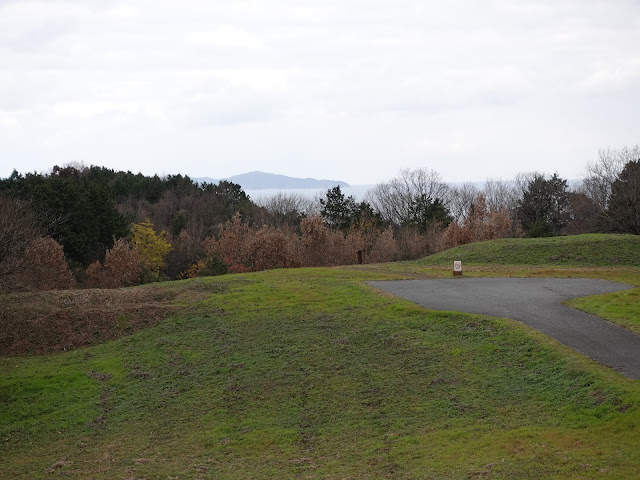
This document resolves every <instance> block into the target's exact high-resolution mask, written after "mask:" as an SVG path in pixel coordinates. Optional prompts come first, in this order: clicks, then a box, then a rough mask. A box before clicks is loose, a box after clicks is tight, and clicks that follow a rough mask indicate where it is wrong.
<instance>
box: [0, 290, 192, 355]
mask: <svg viewBox="0 0 640 480" xmlns="http://www.w3.org/2000/svg"><path fill="white" fill-rule="evenodd" d="M179 293H181V292H180V291H179V290H177V289H168V288H159V287H153V286H151V287H144V288H129V289H113V290H105V289H101V290H98V289H92V290H65V291H50V292H33V293H17V294H9V295H3V296H1V297H0V355H2V356H12V355H34V354H47V353H54V352H61V351H66V350H73V349H75V348H78V347H83V346H87V345H93V344H96V343H100V342H104V341H106V340H112V339H114V338H118V337H121V336H123V335H126V334H129V333H133V332H135V331H137V330H140V329H142V328H145V327H149V326H152V325H155V324H157V323H158V322H160V321H162V320H164V319H165V318H167V317H168V316H169V315H170V314H171V313H172V312H175V311H177V310H178V309H180V308H184V307H179V306H177V305H176V302H175V300H176V297H177V296H178V295H179Z"/></svg>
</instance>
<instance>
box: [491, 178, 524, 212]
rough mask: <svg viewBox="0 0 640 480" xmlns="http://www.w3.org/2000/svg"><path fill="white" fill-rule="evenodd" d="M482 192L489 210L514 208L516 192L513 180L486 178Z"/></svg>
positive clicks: (510, 210) (496, 210) (511, 209)
mask: <svg viewBox="0 0 640 480" xmlns="http://www.w3.org/2000/svg"><path fill="white" fill-rule="evenodd" d="M525 184H526V182H525ZM483 193H484V197H485V201H486V205H487V208H488V209H489V211H490V212H500V211H502V210H506V211H507V212H512V211H514V210H515V208H516V205H517V202H518V193H517V190H516V183H514V182H508V181H506V180H501V179H495V178H487V180H486V182H485V183H484V188H483Z"/></svg>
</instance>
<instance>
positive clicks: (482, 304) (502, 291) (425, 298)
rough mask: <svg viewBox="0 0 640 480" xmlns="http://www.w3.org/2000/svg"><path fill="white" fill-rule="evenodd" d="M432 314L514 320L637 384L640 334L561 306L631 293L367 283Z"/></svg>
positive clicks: (577, 287)
mask: <svg viewBox="0 0 640 480" xmlns="http://www.w3.org/2000/svg"><path fill="white" fill-rule="evenodd" d="M367 283H368V284H369V285H372V286H374V287H376V288H379V289H380V290H383V291H385V292H388V293H391V294H393V295H396V296H398V297H402V298H405V299H407V300H410V301H412V302H415V303H418V304H420V305H422V306H423V307H426V308H429V309H432V310H450V311H457V312H466V313H478V314H483V315H490V316H492V317H505V318H510V319H513V320H518V321H520V322H522V323H524V324H526V325H529V326H530V327H532V328H534V329H536V330H538V331H540V332H542V333H544V334H546V335H548V336H550V337H552V338H554V339H556V340H558V341H559V342H561V343H563V344H565V345H567V346H569V347H571V348H573V349H574V350H576V351H577V352H579V353H581V354H582V355H585V356H587V357H589V358H591V359H593V360H596V361H597V362H599V363H601V364H603V365H606V366H608V367H611V368H613V369H615V370H616V371H618V372H620V373H622V374H623V375H625V376H627V377H630V378H633V379H636V380H640V335H638V334H636V333H634V332H632V331H630V330H627V329H625V328H623V327H620V326H618V325H615V324H613V323H611V322H608V321H606V320H603V319H602V318H600V317H597V316H595V315H591V314H588V313H585V312H582V311H580V310H576V309H574V308H571V307H568V306H566V305H562V303H561V302H563V301H566V300H570V299H572V298H577V297H584V296H588V295H596V294H602V293H610V292H616V291H621V290H628V289H631V288H634V287H633V285H627V284H623V283H614V282H610V281H608V280H598V279H592V278H453V279H428V280H393V281H377V282H367Z"/></svg>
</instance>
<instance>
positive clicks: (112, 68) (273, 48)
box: [0, 0, 640, 184]
mask: <svg viewBox="0 0 640 480" xmlns="http://www.w3.org/2000/svg"><path fill="white" fill-rule="evenodd" d="M637 143H640V0H604V1H595V0H550V1H546V0H532V1H529V0H523V1H520V0H501V1H500V0H495V1H493V0H488V1H484V2H478V1H472V0H448V1H446V2H435V1H408V0H393V1H391V0H388V1H379V0H339V1H338V0H324V1H320V0H310V1H305V0H273V1H266V0H262V1H257V0H256V1H251V0H250V1H242V0H233V1H230V0H225V1H222V0H202V1H181V2H176V1H162V0H149V1H146V0H140V1H130V2H119V1H116V0H82V1H80V0H78V1H66V2H65V1H57V0H46V1H43V2H35V1H29V0H0V177H7V176H8V175H10V174H11V172H12V170H13V169H14V168H15V169H17V170H18V171H20V172H27V171H39V172H40V171H48V170H49V169H50V168H51V167H52V166H53V165H55V164H58V165H63V164H66V163H70V162H82V163H84V164H86V165H91V164H93V165H103V166H107V167H109V168H114V169H122V170H132V171H134V172H138V171H141V172H143V173H145V174H153V173H158V174H172V173H183V174H188V175H191V176H209V177H215V178H221V177H227V176H231V175H234V174H239V173H244V172H248V171H252V170H262V171H267V172H272V173H281V174H285V175H291V176H299V177H315V178H330V179H340V180H345V181H347V182H350V183H353V184H367V183H377V182H380V181H384V180H387V179H389V178H391V177H393V176H395V175H396V174H397V173H398V170H399V169H400V168H418V167H426V168H433V169H435V170H437V171H439V172H440V173H441V174H442V176H443V177H444V179H445V180H448V181H478V180H484V179H486V178H487V177H496V178H497V177H502V178H511V177H513V176H514V175H515V174H516V173H517V172H524V171H532V170H537V171H541V172H546V173H553V172H555V171H557V172H558V173H559V174H560V175H561V176H563V177H565V178H578V177H580V176H581V174H582V172H583V169H584V166H585V164H586V163H587V162H589V161H591V160H594V159H595V158H596V157H597V153H598V149H599V148H603V147H612V148H618V147H622V146H625V145H628V146H631V145H635V144H637Z"/></svg>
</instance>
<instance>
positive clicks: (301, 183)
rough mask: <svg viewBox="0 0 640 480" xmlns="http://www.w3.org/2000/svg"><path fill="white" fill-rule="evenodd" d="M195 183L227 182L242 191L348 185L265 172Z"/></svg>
mask: <svg viewBox="0 0 640 480" xmlns="http://www.w3.org/2000/svg"><path fill="white" fill-rule="evenodd" d="M193 180H195V181H196V182H199V183H202V182H207V183H218V182H219V181H220V180H228V181H230V182H233V183H237V184H238V185H240V186H241V187H242V188H243V189H244V190H271V189H282V190H292V189H297V188H333V187H335V186H336V185H339V186H340V187H344V188H348V187H349V186H350V185H349V184H348V183H347V182H342V181H340V180H317V179H315V178H296V177H288V176H286V175H277V174H274V173H265V172H249V173H243V174H241V175H234V176H232V177H228V178H223V179H215V178H209V177H197V178H193Z"/></svg>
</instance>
